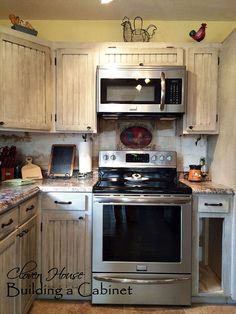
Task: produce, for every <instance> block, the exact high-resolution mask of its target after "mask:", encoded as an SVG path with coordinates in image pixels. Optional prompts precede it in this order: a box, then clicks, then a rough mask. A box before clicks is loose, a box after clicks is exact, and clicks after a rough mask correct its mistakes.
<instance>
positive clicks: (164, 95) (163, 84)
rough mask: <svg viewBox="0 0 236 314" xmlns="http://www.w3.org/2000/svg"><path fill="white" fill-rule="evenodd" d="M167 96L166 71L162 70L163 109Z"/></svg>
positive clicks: (161, 104) (162, 108)
mask: <svg viewBox="0 0 236 314" xmlns="http://www.w3.org/2000/svg"><path fill="white" fill-rule="evenodd" d="M165 98H166V78H165V73H164V72H161V103H160V110H161V111H163V110H164V106H165Z"/></svg>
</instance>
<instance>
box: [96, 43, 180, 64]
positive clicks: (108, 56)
mask: <svg viewBox="0 0 236 314" xmlns="http://www.w3.org/2000/svg"><path fill="white" fill-rule="evenodd" d="M100 60H101V64H104V65H107V64H116V65H139V64H140V63H142V64H143V65H183V64H184V63H183V62H184V57H183V49H181V48H156V49H154V48H152V49H148V48H143V49H137V48H136V49H135V48H133V49H131V48H127V49H125V48H112V47H111V48H107V49H105V50H102V51H101V53H100Z"/></svg>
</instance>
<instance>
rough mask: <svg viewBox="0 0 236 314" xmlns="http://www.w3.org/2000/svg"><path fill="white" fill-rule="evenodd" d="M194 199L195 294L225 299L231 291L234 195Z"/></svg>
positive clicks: (196, 295)
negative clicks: (232, 205) (232, 206)
mask: <svg viewBox="0 0 236 314" xmlns="http://www.w3.org/2000/svg"><path fill="white" fill-rule="evenodd" d="M193 203H194V206H193V245H192V246H193V259H192V260H193V270H192V273H193V291H192V294H193V297H194V298H195V299H196V300H197V301H199V299H200V301H202V302H204V301H205V302H208V301H210V299H212V300H214V299H215V300H220V301H222V302H224V300H225V301H226V300H227V299H228V298H229V297H230V295H231V275H230V272H231V253H230V252H231V224H232V216H231V204H232V196H231V195H225V194H224V195H223V194H222V195H198V196H194V202H193ZM194 298H193V299H194Z"/></svg>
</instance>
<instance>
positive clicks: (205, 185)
mask: <svg viewBox="0 0 236 314" xmlns="http://www.w3.org/2000/svg"><path fill="white" fill-rule="evenodd" d="M97 179H98V176H97V172H96V173H94V175H93V177H92V178H89V179H81V180H78V179H77V178H71V179H68V180H63V179H44V180H38V181H37V183H36V184H33V185H25V186H18V187H10V186H6V185H3V184H2V185H0V214H2V213H4V212H5V211H7V210H9V209H10V208H12V207H13V206H16V205H18V204H19V203H20V202H22V201H24V200H26V199H27V198H29V197H32V196H33V195H35V194H37V193H38V192H40V191H41V192H81V193H82V192H92V189H93V185H94V184H95V183H96V181H97ZM180 181H181V182H182V183H184V184H186V185H188V186H189V187H191V188H192V191H193V194H231V195H232V194H234V190H233V189H232V188H229V187H226V186H224V185H221V184H216V183H214V182H211V181H206V182H190V181H188V180H186V179H180Z"/></svg>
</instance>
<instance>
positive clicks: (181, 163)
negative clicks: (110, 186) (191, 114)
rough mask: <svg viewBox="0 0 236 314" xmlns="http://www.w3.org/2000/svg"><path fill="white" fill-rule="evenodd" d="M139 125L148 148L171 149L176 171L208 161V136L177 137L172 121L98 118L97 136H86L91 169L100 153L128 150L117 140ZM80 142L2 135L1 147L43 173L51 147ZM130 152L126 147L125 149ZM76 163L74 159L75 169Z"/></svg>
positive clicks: (55, 136)
mask: <svg viewBox="0 0 236 314" xmlns="http://www.w3.org/2000/svg"><path fill="white" fill-rule="evenodd" d="M131 125H133V126H142V127H146V128H147V129H148V130H150V131H151V134H152V141H151V143H150V145H148V148H144V150H145V149H156V150H174V151H176V152H177V156H178V164H177V167H178V170H179V171H187V170H188V166H189V164H198V163H199V160H200V158H201V157H205V158H206V159H207V137H206V136H201V137H199V135H187V136H186V135H185V136H178V135H176V125H175V121H169V120H153V121H150V120H149V121H148V120H106V119H100V122H99V133H98V134H93V135H89V136H88V138H89V140H90V141H91V142H92V154H93V167H97V156H98V151H99V150H116V149H127V148H126V147H125V146H124V145H123V144H122V143H121V140H120V133H121V131H122V130H123V129H124V128H125V127H126V126H131ZM81 141H83V139H82V135H81V134H75V133H73V134H71V133H70V134H69V133H68V134H66V133H36V132H35V133H33V132H7V131H5V132H2V133H0V147H2V146H6V145H7V146H11V145H15V146H16V148H17V158H18V160H20V161H24V160H25V157H26V156H32V157H33V163H35V164H37V165H39V166H40V167H41V168H42V169H43V170H47V169H48V162H49V157H50V153H51V146H52V144H75V145H76V146H77V153H76V156H78V144H79V142H81ZM128 149H129V148H128ZM78 166H79V160H78V157H77V158H76V162H75V169H78Z"/></svg>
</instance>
